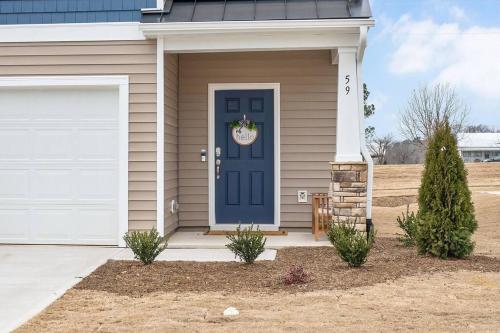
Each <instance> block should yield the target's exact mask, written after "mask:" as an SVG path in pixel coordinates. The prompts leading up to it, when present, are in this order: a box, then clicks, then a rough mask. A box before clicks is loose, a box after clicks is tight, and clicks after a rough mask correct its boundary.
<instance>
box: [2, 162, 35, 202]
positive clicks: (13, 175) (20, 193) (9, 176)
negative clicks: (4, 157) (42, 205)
mask: <svg viewBox="0 0 500 333" xmlns="http://www.w3.org/2000/svg"><path fill="white" fill-rule="evenodd" d="M0 184H2V185H1V186H0V199H10V200H13V199H27V197H28V193H29V170H19V169H15V170H0Z"/></svg>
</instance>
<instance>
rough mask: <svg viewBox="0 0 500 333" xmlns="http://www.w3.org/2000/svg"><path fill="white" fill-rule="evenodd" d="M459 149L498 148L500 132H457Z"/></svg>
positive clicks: (499, 145)
mask: <svg viewBox="0 0 500 333" xmlns="http://www.w3.org/2000/svg"><path fill="white" fill-rule="evenodd" d="M457 136H458V148H459V149H478V150H481V148H485V149H490V148H496V149H500V133H458V135H457Z"/></svg>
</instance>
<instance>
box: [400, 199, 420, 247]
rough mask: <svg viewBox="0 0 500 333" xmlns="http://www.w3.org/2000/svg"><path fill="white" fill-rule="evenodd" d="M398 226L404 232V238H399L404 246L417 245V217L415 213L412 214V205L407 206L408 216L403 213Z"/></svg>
mask: <svg viewBox="0 0 500 333" xmlns="http://www.w3.org/2000/svg"><path fill="white" fill-rule="evenodd" d="M396 222H397V224H398V226H399V227H400V228H401V230H403V236H402V237H399V238H398V239H399V241H400V242H401V243H403V245H404V246H413V245H415V239H416V237H417V225H418V224H417V216H416V215H415V212H410V205H407V206H406V215H405V213H401V216H398V218H397V220H396Z"/></svg>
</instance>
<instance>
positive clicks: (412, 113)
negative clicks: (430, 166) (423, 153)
mask: <svg viewBox="0 0 500 333" xmlns="http://www.w3.org/2000/svg"><path fill="white" fill-rule="evenodd" d="M468 114H469V107H468V106H467V105H466V104H465V103H464V102H463V101H462V100H461V99H460V98H459V97H458V95H457V93H456V92H455V89H453V88H452V87H451V86H450V85H448V84H437V85H435V86H433V87H428V86H424V87H421V88H419V89H415V90H413V91H412V93H411V95H410V98H409V99H408V103H407V105H406V107H405V108H404V109H403V110H402V111H401V113H400V130H401V133H402V134H403V136H404V137H405V138H407V139H408V140H411V141H415V140H417V141H419V142H421V143H425V142H427V140H428V139H429V138H430V137H431V136H432V134H433V133H434V131H435V129H436V128H437V127H438V126H439V125H440V124H443V123H444V122H446V121H448V123H449V124H450V127H451V129H452V131H453V133H454V134H457V133H459V132H461V131H462V129H463V128H464V125H465V120H466V118H467V115H468Z"/></svg>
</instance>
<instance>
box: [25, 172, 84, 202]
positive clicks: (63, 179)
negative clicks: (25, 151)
mask: <svg viewBox="0 0 500 333" xmlns="http://www.w3.org/2000/svg"><path fill="white" fill-rule="evenodd" d="M73 176H74V174H73V170H71V169H52V170H50V169H44V170H34V172H33V173H32V177H31V184H32V188H31V191H32V193H33V199H45V200H46V199H50V200H61V201H69V200H71V199H72V187H73V186H72V183H73V182H74V179H73Z"/></svg>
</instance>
